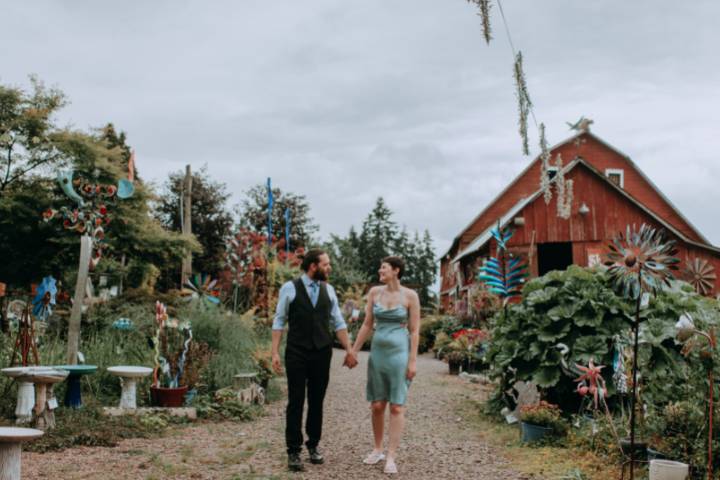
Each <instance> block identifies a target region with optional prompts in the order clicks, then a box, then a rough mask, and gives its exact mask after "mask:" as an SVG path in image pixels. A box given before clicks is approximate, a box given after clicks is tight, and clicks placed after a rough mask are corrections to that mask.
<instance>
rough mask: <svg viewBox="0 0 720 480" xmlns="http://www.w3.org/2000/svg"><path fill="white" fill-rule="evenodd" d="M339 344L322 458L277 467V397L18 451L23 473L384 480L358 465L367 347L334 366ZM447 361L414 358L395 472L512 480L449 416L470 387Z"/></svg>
mask: <svg viewBox="0 0 720 480" xmlns="http://www.w3.org/2000/svg"><path fill="white" fill-rule="evenodd" d="M342 360H343V352H342V351H338V350H336V351H335V354H334V355H333V366H332V378H331V381H330V387H329V389H328V396H327V398H326V401H325V423H324V430H323V432H324V433H323V441H322V443H321V445H320V447H321V450H322V451H323V453H324V455H325V458H326V463H325V465H318V466H316V465H311V464H309V463H308V464H307V471H306V472H305V473H302V474H289V473H287V471H286V455H285V447H284V436H283V425H284V407H285V402H284V401H282V402H276V403H274V404H272V405H271V406H270V407H269V408H268V415H267V416H265V417H263V418H260V419H258V420H256V421H254V422H251V423H232V422H226V423H219V424H218V423H208V424H198V425H196V426H192V427H188V428H179V429H177V430H176V431H174V432H172V433H171V434H170V435H168V436H166V437H164V438H161V439H156V440H146V439H134V440H127V441H123V442H122V443H121V444H120V445H119V446H118V447H116V448H74V449H71V450H66V451H64V452H54V453H46V454H34V453H26V454H23V478H25V479H41V478H54V479H56V478H62V479H68V480H69V479H81V478H82V479H113V480H119V479H147V480H150V479H195V478H197V479H286V478H292V479H297V480H300V479H303V480H304V479H374V478H376V479H380V478H382V479H385V478H387V476H386V475H384V474H383V473H382V464H379V465H376V466H366V465H363V464H362V459H363V457H364V456H365V454H367V453H368V452H369V451H370V450H371V449H372V430H371V426H370V411H369V408H368V404H367V402H366V401H365V370H366V368H367V354H366V353H362V354H361V357H360V365H359V366H358V367H357V368H355V369H353V370H348V369H347V368H342V367H341V364H342ZM446 372H447V365H446V364H444V363H441V362H439V361H437V360H435V359H433V358H432V357H430V356H421V357H420V358H419V359H418V376H417V377H416V379H415V381H414V382H413V385H412V387H411V388H410V393H409V399H408V413H407V425H406V430H405V435H404V440H403V442H402V445H401V448H400V451H399V453H398V459H397V463H398V468H399V470H400V473H399V475H396V476H395V477H396V478H408V479H465V478H473V479H492V480H505V479H518V478H523V477H522V476H521V475H520V474H518V473H517V472H514V471H513V470H512V468H511V467H510V466H509V465H508V464H507V462H506V461H505V460H504V459H503V458H502V456H501V455H499V454H498V453H497V452H495V451H493V449H492V448H491V447H490V446H488V445H487V444H486V443H485V442H483V441H482V440H481V439H480V438H479V436H478V435H476V434H475V433H474V432H473V430H472V429H471V428H470V427H467V426H466V425H465V422H463V421H462V419H461V418H459V417H458V416H457V413H455V412H456V405H457V404H458V402H460V401H462V399H463V398H466V397H467V396H468V395H473V394H474V392H477V391H478V390H477V388H476V386H474V385H469V384H466V383H465V382H463V381H462V380H461V379H459V378H457V377H450V376H448V375H447V374H446Z"/></svg>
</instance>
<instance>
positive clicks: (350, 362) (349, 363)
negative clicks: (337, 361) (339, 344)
mask: <svg viewBox="0 0 720 480" xmlns="http://www.w3.org/2000/svg"><path fill="white" fill-rule="evenodd" d="M357 364H358V360H357V356H356V355H355V352H353V351H351V350H348V352H347V353H346V354H345V361H344V362H343V366H345V367H348V368H355V367H356V366H357Z"/></svg>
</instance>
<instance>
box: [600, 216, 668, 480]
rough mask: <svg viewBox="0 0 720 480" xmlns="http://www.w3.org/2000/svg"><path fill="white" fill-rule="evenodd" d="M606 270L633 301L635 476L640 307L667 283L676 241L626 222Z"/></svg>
mask: <svg viewBox="0 0 720 480" xmlns="http://www.w3.org/2000/svg"><path fill="white" fill-rule="evenodd" d="M608 249H609V251H608V253H607V262H605V265H606V266H608V267H609V268H608V274H609V276H610V278H611V279H612V280H613V283H614V286H615V287H616V289H617V290H618V291H619V292H620V293H621V294H622V295H623V296H624V297H625V298H627V299H628V300H633V301H635V302H636V309H635V319H634V321H633V323H632V334H633V354H632V394H631V395H632V396H631V397H630V479H631V480H633V479H634V478H635V470H634V466H635V413H636V412H635V411H636V405H635V404H636V402H637V356H638V334H639V330H640V308H641V305H642V299H643V294H650V293H654V294H656V293H657V292H658V291H659V290H660V289H661V288H662V287H663V286H664V285H667V286H669V285H670V280H672V279H673V278H674V277H673V274H672V272H673V270H677V269H678V266H677V264H678V263H679V262H680V260H679V259H677V258H676V257H675V254H676V253H677V251H676V249H675V242H674V241H672V240H667V239H666V238H665V235H664V233H663V232H662V231H659V230H656V229H655V228H652V227H650V226H649V225H646V224H642V226H641V227H640V229H638V230H636V229H635V227H633V228H631V227H630V226H629V225H628V226H627V229H626V232H625V234H624V235H623V234H622V233H621V234H620V235H618V236H617V237H616V238H615V239H614V240H613V242H612V243H611V244H610V245H609V246H608Z"/></svg>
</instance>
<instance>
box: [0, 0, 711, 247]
mask: <svg viewBox="0 0 720 480" xmlns="http://www.w3.org/2000/svg"><path fill="white" fill-rule="evenodd" d="M493 3H495V2H493ZM503 5H504V7H505V13H506V16H507V19H508V22H509V25H510V28H511V31H512V35H513V40H514V43H515V46H516V47H517V48H519V49H521V50H522V51H523V54H524V57H525V69H526V73H527V79H528V85H529V90H530V95H531V97H532V100H533V102H534V104H535V111H536V114H537V117H538V120H539V121H542V122H544V123H545V124H546V125H547V129H548V137H549V140H550V142H551V143H557V142H559V141H561V140H563V139H565V138H566V137H568V136H569V135H570V134H571V132H569V131H568V129H567V126H566V124H565V122H566V121H574V120H577V119H578V118H579V117H580V116H581V115H585V116H587V117H590V118H592V119H594V120H595V124H594V125H593V131H594V132H595V133H596V134H597V135H599V136H600V137H601V138H603V139H605V140H606V141H607V142H609V143H610V144H612V145H614V146H616V147H617V148H618V149H620V150H621V151H623V152H625V153H626V154H628V155H629V156H630V157H631V158H632V159H633V160H634V161H635V162H636V163H637V164H638V165H639V166H640V168H642V169H643V170H644V171H645V173H646V174H647V175H648V176H649V177H650V178H651V179H652V180H653V181H654V182H655V183H656V184H657V185H658V186H659V187H660V188H661V190H662V191H663V192H664V193H665V194H666V195H667V196H668V197H669V198H670V200H671V201H672V202H674V203H675V205H676V206H678V207H679V208H680V210H681V211H682V212H683V213H684V214H685V215H686V216H687V217H688V219H689V220H690V221H691V222H692V223H693V224H694V225H695V226H696V227H698V228H699V229H700V231H701V232H702V233H704V234H705V235H706V236H707V237H708V238H709V239H710V240H711V241H712V242H714V243H715V244H720V223H719V222H718V220H717V219H718V210H717V206H718V205H720V189H718V186H717V184H718V179H720V158H718V157H719V154H718V152H719V151H720V113H718V112H719V107H720V62H719V61H718V58H720V54H719V53H718V51H717V50H718V47H719V46H720V33H719V32H720V29H718V26H717V24H718V19H720V2H718V1H717V0H692V1H689V2H683V3H678V2H677V1H671V0H639V1H633V2H628V1H627V0H612V1H610V0H606V1H599V0H595V1H578V0H504V4H503ZM475 11H476V10H475V7H473V5H471V4H468V3H467V2H466V1H465V0H362V1H355V2H348V1H340V0H302V1H298V0H273V1H268V0H235V1H230V0H225V1H202V2H201V1H192V2H188V1H177V0H173V1H147V0H142V1H141V0H132V1H130V0H125V1H123V2H117V1H114V2H110V1H97V0H92V1H91V0H84V1H79V0H73V1H70V0H64V1H61V0H46V1H39V0H27V1H22V2H3V4H2V6H0V18H3V22H2V24H3V26H2V28H1V29H0V59H2V63H1V65H2V68H0V82H2V83H4V84H13V85H20V86H28V80H27V76H28V74H30V73H36V74H38V75H39V76H40V78H41V79H42V80H44V81H45V82H46V83H47V84H49V85H53V86H57V87H59V88H61V89H62V90H63V91H64V92H65V93H66V94H67V95H68V97H69V98H70V100H71V102H72V103H71V104H70V105H69V106H68V107H66V108H65V109H64V110H63V112H62V115H61V116H60V121H61V123H63V124H71V125H73V126H75V127H77V128H81V129H88V128H91V127H97V126H101V125H103V124H104V123H107V122H113V123H114V124H115V125H116V126H117V128H119V129H121V130H123V131H125V132H126V133H127V135H128V141H129V143H130V144H131V145H132V146H133V147H134V148H135V149H136V152H137V163H138V169H139V171H140V173H141V175H143V176H144V177H145V178H149V179H151V180H154V181H156V182H158V183H162V181H163V180H164V178H165V177H166V176H167V174H168V172H170V171H175V170H179V169H181V168H183V166H184V165H185V164H186V163H191V164H192V165H193V166H194V167H195V168H199V167H200V166H202V165H203V164H204V163H207V165H208V168H209V171H210V173H211V175H212V176H213V177H214V178H215V179H218V180H222V181H224V182H226V183H227V184H228V186H229V189H230V190H231V191H232V192H233V195H234V198H233V202H237V201H238V200H239V199H240V197H241V196H242V192H243V191H244V190H246V189H248V188H249V187H251V186H252V185H255V184H258V183H263V182H264V181H265V179H266V177H268V176H270V177H272V178H273V182H274V184H275V185H276V186H278V187H280V188H282V189H283V190H289V191H292V192H295V193H300V194H305V195H306V196H307V198H308V199H309V201H310V204H311V207H312V214H313V216H314V218H315V220H316V221H317V223H319V225H320V226H321V234H322V235H323V236H327V235H328V234H329V233H341V234H345V233H347V230H348V229H349V227H350V226H351V225H359V224H360V223H361V222H362V219H363V218H364V217H365V216H366V215H367V213H368V212H369V211H370V209H371V208H372V206H373V204H374V201H375V199H376V198H377V197H378V196H383V197H385V199H386V201H387V203H388V204H389V206H390V208H391V209H392V210H393V211H394V212H395V219H396V220H397V221H398V222H399V223H400V224H404V225H407V227H408V228H409V229H410V230H411V231H412V230H415V229H418V230H424V229H428V230H429V231H430V232H431V234H432V235H433V237H434V238H435V240H436V244H437V248H438V254H441V253H444V251H445V250H446V249H447V248H448V246H449V244H450V242H451V241H452V239H453V237H454V236H455V235H456V234H457V233H458V232H459V231H460V230H461V229H462V228H463V227H465V226H466V225H467V223H468V222H469V221H470V220H471V219H472V218H473V217H474V216H475V215H476V214H477V213H479V211H480V210H481V209H482V208H483V207H484V206H485V205H486V204H487V203H488V202H489V201H490V200H491V199H492V198H493V197H494V196H495V195H497V193H499V191H500V190H501V189H502V188H503V187H504V186H505V185H507V184H508V183H509V182H510V181H511V180H512V179H513V178H514V177H515V176H516V175H517V174H518V173H519V172H520V171H521V170H522V169H523V168H524V167H525V166H526V165H527V163H528V162H530V158H529V157H523V156H522V154H521V149H520V140H519V138H518V135H517V128H516V121H517V120H516V119H517V115H516V110H517V107H516V103H515V97H514V90H513V81H512V61H513V58H512V53H511V51H510V46H509V44H508V41H507V39H506V37H505V34H504V30H503V27H502V23H501V18H500V16H499V11H498V10H497V8H495V9H493V11H492V23H493V27H494V34H495V39H494V41H493V42H491V44H490V46H486V45H485V42H484V40H483V38H482V34H481V29H480V18H479V17H477V16H476V15H475ZM532 135H533V139H532V145H533V147H535V145H536V139H535V132H534V131H533V132H532ZM535 153H537V149H536V148H534V152H533V154H535Z"/></svg>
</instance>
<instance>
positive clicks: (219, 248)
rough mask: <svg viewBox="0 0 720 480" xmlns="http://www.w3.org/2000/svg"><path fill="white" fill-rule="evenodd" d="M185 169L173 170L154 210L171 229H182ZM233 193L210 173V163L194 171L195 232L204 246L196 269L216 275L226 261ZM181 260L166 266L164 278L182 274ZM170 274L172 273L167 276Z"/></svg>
mask: <svg viewBox="0 0 720 480" xmlns="http://www.w3.org/2000/svg"><path fill="white" fill-rule="evenodd" d="M184 178H185V172H183V171H182V170H181V171H177V172H173V173H171V174H170V176H169V178H168V180H167V181H166V182H165V185H164V188H163V192H162V194H161V195H160V200H159V203H158V205H157V207H156V210H155V215H156V217H157V218H158V219H159V220H160V222H161V223H162V225H163V226H164V227H165V228H167V229H169V230H172V231H176V232H179V231H181V230H182V219H181V218H180V199H181V198H182V186H183V180H184ZM229 198H230V194H229V193H228V192H227V186H226V185H225V184H224V183H222V182H217V181H214V180H212V179H211V178H210V177H209V174H208V171H207V165H205V166H203V167H202V168H201V169H200V170H199V171H197V172H193V174H192V210H191V214H190V217H191V222H192V233H193V235H194V236H195V238H196V239H197V241H198V242H199V244H200V245H201V246H202V252H201V253H199V254H197V255H195V256H193V270H194V271H196V272H200V273H207V274H210V275H213V276H214V275H217V273H218V272H219V271H220V270H221V269H222V268H223V266H224V264H225V242H226V240H227V239H228V238H229V237H230V234H231V233H232V226H233V218H232V213H231V212H230V211H229V210H228V208H227V201H228V199H229ZM179 269H180V264H178V265H174V266H172V267H170V268H166V269H165V272H164V273H165V274H166V275H164V281H165V282H169V283H174V282H176V281H177V280H176V279H179V278H180V275H179V271H180V270H179ZM168 275H169V277H168Z"/></svg>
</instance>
